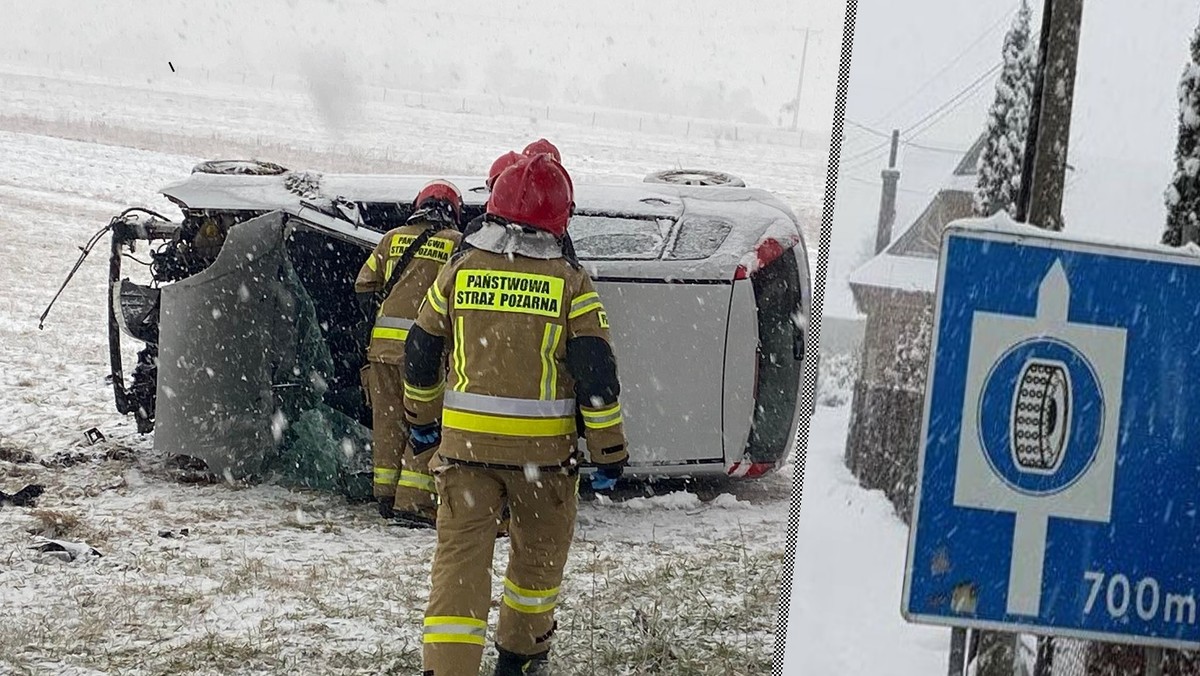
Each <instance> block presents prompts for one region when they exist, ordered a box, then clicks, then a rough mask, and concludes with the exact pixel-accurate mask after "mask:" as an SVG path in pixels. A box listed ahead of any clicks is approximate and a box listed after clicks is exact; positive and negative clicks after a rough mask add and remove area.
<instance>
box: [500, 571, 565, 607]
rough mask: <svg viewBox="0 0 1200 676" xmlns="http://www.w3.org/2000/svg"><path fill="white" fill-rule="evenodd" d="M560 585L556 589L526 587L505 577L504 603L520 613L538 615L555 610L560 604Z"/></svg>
mask: <svg viewBox="0 0 1200 676" xmlns="http://www.w3.org/2000/svg"><path fill="white" fill-rule="evenodd" d="M558 592H559V587H555V588H554V589H526V588H524V587H519V586H517V584H516V583H515V582H513V581H512V580H510V579H508V578H507V577H506V578H504V605H506V606H508V607H509V608H512V609H513V610H515V611H517V612H518V613H526V614H528V615H536V614H538V613H548V612H550V611H551V610H554V606H556V605H557V604H558Z"/></svg>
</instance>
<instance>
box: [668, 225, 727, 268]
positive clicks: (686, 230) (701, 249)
mask: <svg viewBox="0 0 1200 676" xmlns="http://www.w3.org/2000/svg"><path fill="white" fill-rule="evenodd" d="M732 230H733V224H732V223H730V222H729V221H726V220H722V219H718V218H690V219H685V220H684V221H683V222H682V223H680V224H679V235H678V236H676V238H675V246H673V247H672V248H671V251H670V253H668V254H667V256H666V258H667V260H673V261H693V260H700V259H702V258H708V257H709V256H711V255H713V254H714V253H716V252H717V249H719V248H721V244H722V243H724V242H725V238H726V237H729V233H730V232H731V231H732Z"/></svg>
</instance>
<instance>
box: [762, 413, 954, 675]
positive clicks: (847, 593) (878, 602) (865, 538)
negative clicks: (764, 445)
mask: <svg viewBox="0 0 1200 676" xmlns="http://www.w3.org/2000/svg"><path fill="white" fill-rule="evenodd" d="M849 423H850V407H849V405H842V406H838V407H836V408H828V407H824V406H818V407H817V413H816V415H815V416H814V417H813V422H812V427H811V428H810V432H809V444H808V457H807V459H806V461H805V465H804V498H803V501H802V502H801V507H800V527H799V531H798V533H797V537H796V558H795V566H794V569H793V579H792V600H791V604H792V605H791V608H790V609H789V613H788V615H789V617H788V633H787V645H786V648H785V650H784V657H785V660H786V661H785V669H784V673H787V674H791V673H795V674H814V675H817V674H821V675H823V674H831V675H832V674H894V675H895V676H918V675H922V674H938V673H945V670H946V665H947V661H948V656H947V651H948V649H949V646H950V633H949V631H947V630H945V629H940V628H933V627H921V626H917V625H910V624H907V623H906V622H905V621H904V620H903V619H902V618H901V616H900V597H901V588H902V586H903V574H904V554H905V548H906V547H907V546H908V529H907V528H906V527H905V526H904V524H903V523H902V522H901V521H900V520H899V519H898V518H896V516H895V512H894V511H893V509H892V505H891V503H889V502H888V501H887V499H886V498H885V497H884V496H883V494H882V493H880V492H878V491H871V492H868V491H865V490H863V489H862V488H861V487H860V486H859V485H858V482H857V481H855V479H854V477H853V476H851V474H850V471H849V470H848V469H846V466H845V464H844V463H843V462H842V454H843V449H844V448H845V442H846V429H847V426H848V425H849Z"/></svg>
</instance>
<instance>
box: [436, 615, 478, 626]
mask: <svg viewBox="0 0 1200 676" xmlns="http://www.w3.org/2000/svg"><path fill="white" fill-rule="evenodd" d="M443 624H461V625H466V626H468V627H476V628H479V629H487V621H486V620H477V619H475V618H473V617H462V616H459V615H430V616H429V617H426V618H425V626H426V627H436V626H439V625H443Z"/></svg>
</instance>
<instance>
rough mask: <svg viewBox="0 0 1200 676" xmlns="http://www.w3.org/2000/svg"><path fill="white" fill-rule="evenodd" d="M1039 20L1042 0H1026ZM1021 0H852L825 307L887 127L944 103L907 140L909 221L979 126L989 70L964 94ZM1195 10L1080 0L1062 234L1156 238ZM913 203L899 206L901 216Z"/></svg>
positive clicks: (834, 297)
mask: <svg viewBox="0 0 1200 676" xmlns="http://www.w3.org/2000/svg"><path fill="white" fill-rule="evenodd" d="M1031 4H1032V5H1033V10H1034V22H1035V25H1034V30H1035V32H1036V31H1037V29H1038V23H1039V22H1040V13H1041V6H1042V2H1041V0H1034V2H1032V3H1031ZM1017 6H1018V3H1017V2H1016V1H1015V0H971V2H969V3H964V2H961V1H960V0H921V1H920V2H902V3H898V2H893V1H892V0H860V1H859V3H858V20H857V30H856V32H855V40H854V59H853V66H852V68H851V79H850V90H849V96H848V100H847V112H846V117H847V120H848V124H847V127H846V141H845V145H844V147H843V152H842V158H843V169H842V172H841V174H840V176H839V183H838V199H837V203H838V206H837V216H836V218H835V222H834V231H833V253H832V255H831V268H832V269H831V275H830V276H831V279H830V282H831V288H830V289H829V297H830V301H831V307H835V308H840V309H841V310H842V311H843V313H845V312H846V311H849V308H850V298H849V292H848V289H846V288H845V281H844V280H845V276H846V275H848V274H849V272H850V270H852V269H853V267H854V266H855V265H857V264H858V263H859V262H860V261H861V254H862V248H863V242H864V240H865V239H867V238H869V237H871V236H872V233H873V232H874V229H875V222H876V216H877V213H878V204H879V170H880V169H881V168H883V166H884V163H885V162H886V158H885V156H884V151H883V149H882V148H879V149H878V150H875V151H874V152H871V151H872V149H875V148H877V147H879V146H880V145H881V143H882V142H883V139H881V138H879V137H878V136H875V135H873V134H872V133H871V132H866V131H863V130H862V128H861V127H855V126H854V123H857V124H861V125H864V126H866V127H869V128H870V129H872V130H875V131H879V132H885V133H886V132H887V131H890V130H891V129H893V128H899V129H901V130H910V129H912V128H913V127H914V123H918V122H919V121H920V120H922V119H923V118H925V117H926V116H928V115H930V114H931V113H935V111H937V110H938V109H939V108H943V107H945V109H946V112H945V114H944V115H941V114H939V115H935V119H936V122H935V123H934V124H932V125H931V126H928V128H927V129H925V131H923V132H922V133H920V134H919V135H917V136H916V137H915V138H914V139H913V140H914V141H915V142H916V143H918V144H921V145H924V146H927V148H920V147H916V146H912V145H910V146H906V147H904V148H903V149H902V150H901V154H900V169H901V184H900V185H901V191H902V192H901V195H900V200H901V203H902V204H901V213H902V214H903V216H902V217H901V218H900V219H898V221H899V222H898V223H897V224H896V225H897V228H898V229H899V228H903V227H906V226H907V225H908V224H909V222H911V218H912V217H914V216H915V215H916V214H915V213H913V212H915V211H919V209H920V208H921V207H923V206H924V204H925V203H927V202H928V200H929V198H930V197H931V196H932V194H933V192H934V191H936V189H937V188H938V187H939V186H940V185H941V184H942V183H943V182H944V181H945V179H946V177H947V174H948V172H949V171H950V170H951V169H952V168H953V160H954V159H955V158H954V157H953V156H951V155H946V154H945V153H943V152H939V151H938V150H930V149H929V148H934V149H965V148H966V147H967V146H969V145H970V143H971V141H972V140H974V138H975V137H976V136H977V135H978V134H980V133H981V132H982V131H983V129H984V125H985V115H986V112H987V107H988V106H989V105H990V103H991V100H992V97H993V96H994V92H995V90H994V86H995V77H994V76H992V77H989V78H986V79H984V80H983V81H982V85H981V86H979V87H977V88H976V89H974V90H973V93H970V94H968V95H966V96H964V97H963V98H962V99H961V102H960V103H958V104H957V105H949V106H947V104H948V103H949V102H950V101H952V100H953V99H954V97H955V96H956V95H957V94H959V93H960V92H963V91H964V90H968V91H969V89H968V87H969V85H970V84H971V83H972V82H975V81H976V80H978V79H979V76H980V75H982V74H983V73H985V72H986V71H987V70H988V68H989V67H991V66H993V65H995V64H996V63H998V62H999V60H1000V50H1001V46H1002V44H1003V40H1004V34H1005V31H1006V30H1007V29H1008V26H1009V25H1010V23H1011V19H1012V17H1013V16H1015V14H1016V8H1017ZM1198 20H1200V1H1198V0H1156V1H1155V2H1152V3H1136V7H1135V6H1134V3H1129V2H1123V1H1121V0H1086V2H1085V4H1084V15H1083V30H1082V38H1081V44H1080V61H1079V67H1078V78H1077V81H1076V89H1075V96H1076V99H1075V108H1074V114H1073V117H1072V133H1071V147H1070V162H1071V164H1072V165H1073V166H1074V168H1075V169H1074V171H1073V172H1072V173H1071V174H1070V176H1069V178H1068V192H1067V194H1066V202H1065V206H1064V212H1065V215H1066V218H1067V229H1068V232H1070V233H1078V234H1079V235H1081V236H1086V235H1088V234H1089V233H1091V234H1095V235H1099V236H1101V237H1104V238H1108V239H1118V240H1123V241H1131V242H1153V241H1157V239H1158V237H1159V235H1160V233H1161V232H1162V227H1163V218H1164V217H1165V209H1164V208H1163V205H1162V193H1163V190H1164V189H1165V187H1166V185H1167V182H1168V181H1169V179H1170V176H1171V169H1172V162H1173V151H1174V143H1175V136H1176V124H1177V123H1176V115H1177V103H1176V98H1175V97H1176V87H1177V85H1178V82H1179V76H1180V74H1181V72H1182V69H1183V65H1184V63H1185V62H1186V60H1187V58H1188V43H1189V40H1190V39H1191V36H1192V33H1193V32H1194V30H1195V28H1196V25H1197V21H1198ZM905 210H907V213H905Z"/></svg>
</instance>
